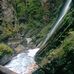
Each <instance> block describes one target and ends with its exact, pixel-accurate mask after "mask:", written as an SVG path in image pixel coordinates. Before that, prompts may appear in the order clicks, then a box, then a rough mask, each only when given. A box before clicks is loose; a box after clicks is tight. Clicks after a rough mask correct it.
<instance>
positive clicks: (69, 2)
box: [41, 0, 72, 47]
mask: <svg viewBox="0 0 74 74" xmlns="http://www.w3.org/2000/svg"><path fill="white" fill-rule="evenodd" d="M71 2H72V0H66V2H65V4H64V6H63V8H62V11H61V13H60V15H59V17H58V19H57V20H56V22H55V23H54V26H53V28H52V29H51V30H50V31H49V33H48V34H47V37H46V39H45V41H44V42H43V44H42V46H41V47H43V46H44V45H45V44H46V42H47V41H48V40H49V39H50V38H51V37H52V36H53V35H55V32H56V31H57V29H58V28H59V27H60V26H61V25H60V24H61V22H62V21H63V18H64V17H65V15H66V13H67V12H68V10H69V8H70V5H71Z"/></svg>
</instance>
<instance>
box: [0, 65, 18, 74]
mask: <svg viewBox="0 0 74 74" xmlns="http://www.w3.org/2000/svg"><path fill="white" fill-rule="evenodd" d="M0 74H17V73H15V72H13V71H11V70H9V69H7V68H6V67H3V66H1V65H0Z"/></svg>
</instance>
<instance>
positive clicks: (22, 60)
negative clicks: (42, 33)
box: [5, 48, 39, 74]
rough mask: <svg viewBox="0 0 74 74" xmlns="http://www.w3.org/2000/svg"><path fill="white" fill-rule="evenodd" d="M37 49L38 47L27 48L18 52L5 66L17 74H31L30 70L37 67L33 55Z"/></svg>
mask: <svg viewBox="0 0 74 74" xmlns="http://www.w3.org/2000/svg"><path fill="white" fill-rule="evenodd" d="M38 50H39V48H35V49H29V50H28V52H27V53H20V54H18V55H17V56H15V57H13V59H12V61H11V62H10V63H9V64H7V65H6V66H5V67H7V68H9V69H10V70H12V71H14V72H16V73H18V74H32V71H34V70H35V69H36V68H37V67H38V66H37V65H36V63H35V61H34V56H35V54H36V52H37V51H38Z"/></svg>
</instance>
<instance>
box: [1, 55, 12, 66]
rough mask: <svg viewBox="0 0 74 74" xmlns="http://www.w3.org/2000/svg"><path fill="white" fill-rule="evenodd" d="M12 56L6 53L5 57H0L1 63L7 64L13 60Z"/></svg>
mask: <svg viewBox="0 0 74 74" xmlns="http://www.w3.org/2000/svg"><path fill="white" fill-rule="evenodd" d="M11 59H12V56H11V55H5V56H3V58H1V59H0V65H5V64H6V63H8V62H9V61H11Z"/></svg>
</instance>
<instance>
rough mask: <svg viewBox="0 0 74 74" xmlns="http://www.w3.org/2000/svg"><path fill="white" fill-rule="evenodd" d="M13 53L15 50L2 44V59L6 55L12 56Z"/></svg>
mask: <svg viewBox="0 0 74 74" xmlns="http://www.w3.org/2000/svg"><path fill="white" fill-rule="evenodd" d="M12 53H13V50H12V49H11V48H10V47H9V46H8V45H6V44H4V43H0V58H2V57H3V56H4V55H11V54H12Z"/></svg>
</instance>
